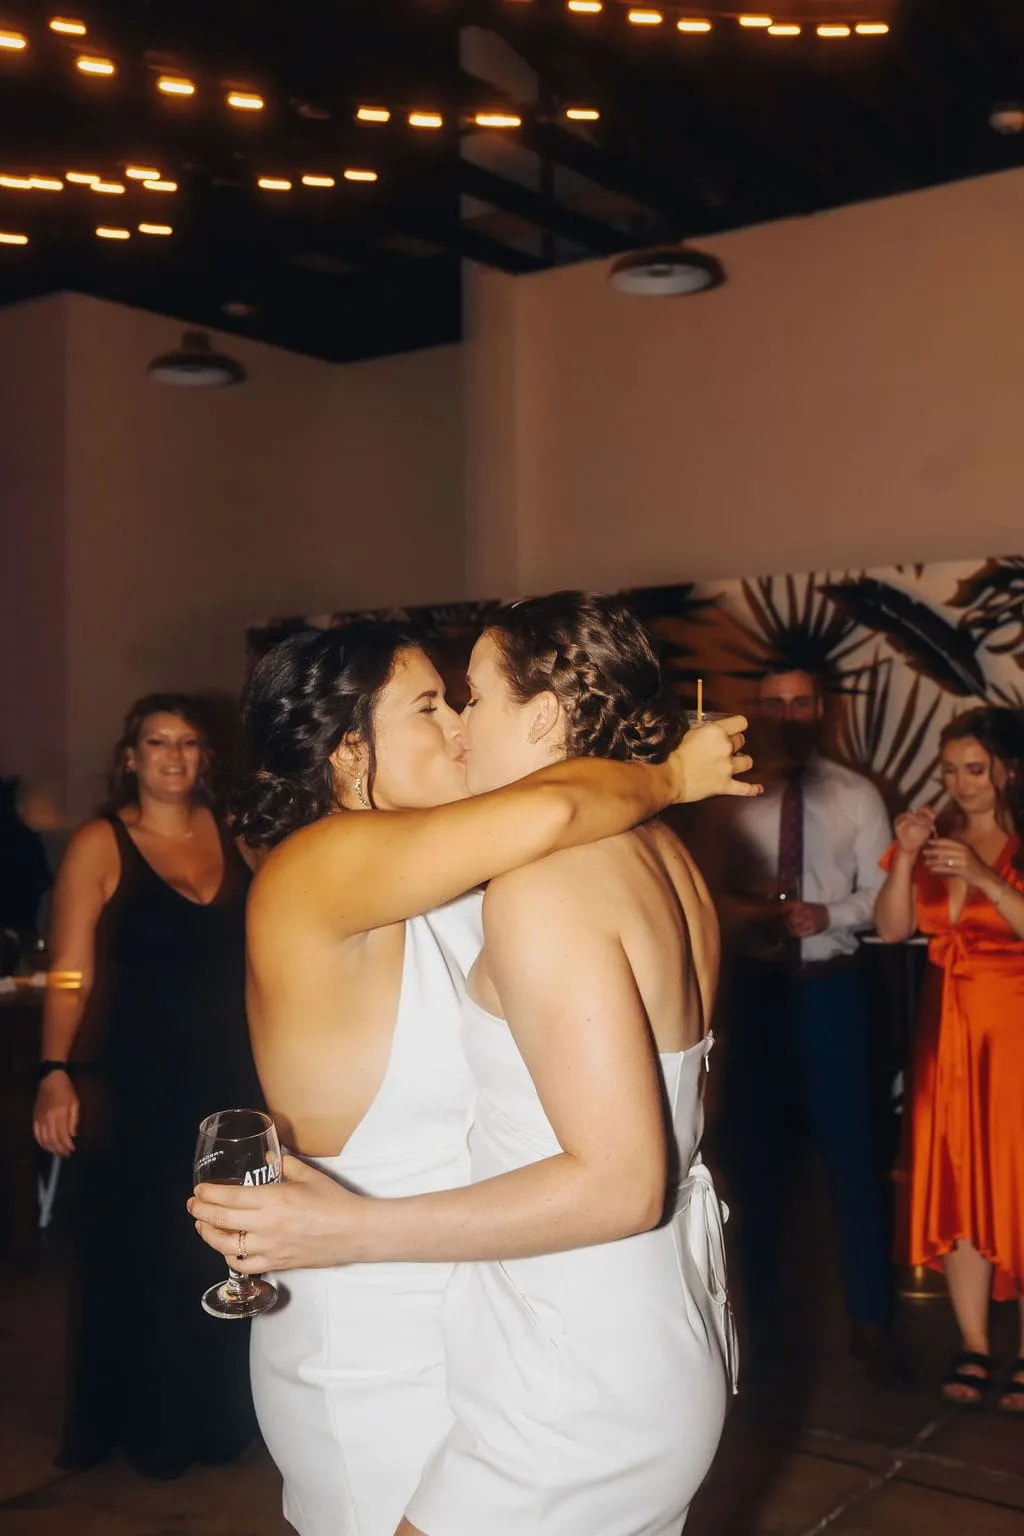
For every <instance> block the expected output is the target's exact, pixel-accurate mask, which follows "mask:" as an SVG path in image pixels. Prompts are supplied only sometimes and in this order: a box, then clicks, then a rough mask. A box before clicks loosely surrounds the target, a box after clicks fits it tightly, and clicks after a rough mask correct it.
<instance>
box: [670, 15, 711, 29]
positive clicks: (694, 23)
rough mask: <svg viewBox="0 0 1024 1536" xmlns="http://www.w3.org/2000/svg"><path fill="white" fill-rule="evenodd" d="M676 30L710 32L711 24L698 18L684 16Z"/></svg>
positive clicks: (677, 23) (677, 24)
mask: <svg viewBox="0 0 1024 1536" xmlns="http://www.w3.org/2000/svg"><path fill="white" fill-rule="evenodd" d="M676 29H677V30H678V31H679V32H710V31H711V23H710V21H704V20H703V19H698V18H697V17H692V18H691V17H689V16H683V17H682V18H681V19H680V20H679V21H677V22H676Z"/></svg>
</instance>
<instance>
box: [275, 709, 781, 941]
mask: <svg viewBox="0 0 1024 1536" xmlns="http://www.w3.org/2000/svg"><path fill="white" fill-rule="evenodd" d="M745 728H746V721H745V720H744V719H743V717H742V716H735V717H733V718H732V719H730V720H726V721H723V722H717V723H709V724H707V725H702V726H699V727H698V728H697V729H696V730H693V731H690V732H688V733H687V735H686V737H685V738H684V740H683V742H682V744H681V745H680V747H679V748H678V749H677V750H676V751H675V752H674V753H673V754H672V756H671V757H670V758H669V760H668V762H666V763H662V764H657V765H655V764H644V763H620V762H608V761H604V760H600V759H597V758H576V759H571V760H570V761H568V762H561V763H556V764H553V765H552V766H551V767H550V768H544V769H542V770H540V772H538V773H534V774H531V775H530V776H529V778H526V779H520V780H519V781H518V782H517V783H515V784H510V785H508V786H507V787H506V788H504V789H500V790H495V791H493V792H492V793H490V794H486V795H477V796H475V797H473V798H471V799H468V800H460V801H457V802H456V803H455V804H453V805H446V806H440V807H438V808H437V809H435V810H428V811H360V812H355V813H352V814H348V815H339V816H331V817H327V818H325V819H324V820H323V821H320V822H317V824H316V825H315V826H312V827H307V828H304V829H303V830H302V831H301V832H297V833H295V834H294V836H292V837H290V838H288V839H287V840H286V841H285V842H284V843H283V844H282V845H281V846H280V848H278V849H276V850H275V852H274V853H273V854H272V855H271V857H270V858H269V859H268V860H267V862H266V865H265V867H264V869H263V870H261V872H260V874H259V875H258V877H257V879H256V882H255V885H254V888H253V895H252V898H251V904H250V917H251V919H253V920H255V921H256V922H259V920H260V917H261V916H262V915H263V914H264V913H265V914H266V915H267V916H268V917H271V909H272V912H273V914H274V916H273V917H271V921H274V920H276V914H278V913H279V912H281V911H282V910H287V911H291V912H295V911H298V910H301V911H302V913H303V917H304V920H306V921H308V920H309V919H310V918H311V917H312V918H313V919H315V920H316V919H318V920H319V921H320V922H321V923H322V924H323V925H324V927H325V928H326V929H327V930H328V931H329V932H330V933H331V934H332V935H334V936H336V937H338V938H347V937H351V936H353V935H355V934H360V933H367V932H369V931H371V930H372V929H375V928H382V927H385V926H387V925H388V924H390V923H396V922H401V921H403V920H404V919H405V918H407V917H413V916H415V915H416V914H417V913H420V912H428V911H430V910H431V908H433V907H437V906H440V905H441V904H442V903H444V902H446V901H450V900H452V899H453V898H454V897H456V896H460V895H462V894H463V892H465V891H468V890H472V889H473V888H474V887H475V886H478V885H481V884H482V883H483V882H484V881H486V880H490V879H493V878H494V877H495V876H497V875H501V874H505V873H507V872H508V871H509V870H512V869H518V868H520V867H521V866H523V865H525V864H531V863H533V862H534V861H535V860H537V859H541V858H544V857H545V856H546V855H547V854H549V853H556V852H558V851H559V850H560V849H563V848H571V847H576V846H578V845H580V844H582V843H590V842H597V841H599V840H600V839H601V838H604V837H611V836H614V835H615V834H617V833H619V832H624V831H626V830H628V828H630V827H633V826H636V825H637V824H638V823H639V822H642V821H647V820H648V819H649V818H650V817H651V816H655V815H657V813H658V812H659V811H661V810H663V809H664V808H665V806H667V805H670V804H673V803H680V802H683V801H692V800H702V799H705V798H707V797H708V796H709V795H717V794H731V795H751V794H757V793H759V789H758V787H757V786H755V785H751V784H741V783H738V782H737V780H736V775H737V774H738V773H744V772H746V771H747V770H748V769H749V768H750V767H751V762H750V759H749V757H746V756H735V755H734V754H733V744H734V743H733V738H734V737H736V736H739V735H741V733H742V732H743V731H744V730H745Z"/></svg>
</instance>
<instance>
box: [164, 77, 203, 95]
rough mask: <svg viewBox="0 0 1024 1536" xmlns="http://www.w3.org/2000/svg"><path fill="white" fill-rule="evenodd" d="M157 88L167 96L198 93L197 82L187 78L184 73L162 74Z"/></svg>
mask: <svg viewBox="0 0 1024 1536" xmlns="http://www.w3.org/2000/svg"><path fill="white" fill-rule="evenodd" d="M156 88H157V90H158V91H163V93H164V95H165V96H194V95H195V93H196V87H195V82H194V81H192V80H186V79H185V76H184V75H161V76H160V78H159V80H158V81H157V83H156Z"/></svg>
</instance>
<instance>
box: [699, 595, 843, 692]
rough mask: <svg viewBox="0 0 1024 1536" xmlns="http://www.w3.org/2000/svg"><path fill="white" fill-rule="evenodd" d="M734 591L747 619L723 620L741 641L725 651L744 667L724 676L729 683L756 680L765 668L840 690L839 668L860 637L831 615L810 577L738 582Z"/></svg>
mask: <svg viewBox="0 0 1024 1536" xmlns="http://www.w3.org/2000/svg"><path fill="white" fill-rule="evenodd" d="M777 582H779V583H781V586H782V595H781V596H779V595H778V594H777ZM740 590H741V591H742V594H743V598H744V602H745V604H746V608H747V613H748V615H749V617H746V618H741V617H740V616H739V614H738V613H737V612H736V611H735V609H734V608H730V610H729V618H730V620H731V622H732V624H733V626H734V627H735V628H736V629H737V630H738V631H739V634H740V637H741V638H740V640H739V641H738V642H736V641H734V642H732V643H727V645H726V647H725V649H726V650H727V652H728V653H729V655H731V656H735V657H736V659H737V660H738V661H742V662H745V663H746V666H745V667H744V668H742V669H737V670H735V671H732V672H730V674H729V675H730V676H731V677H746V678H752V677H760V676H761V674H762V673H763V672H764V670H765V668H766V667H769V666H773V667H785V668H791V669H792V670H793V671H795V672H796V671H799V672H813V673H816V674H818V675H820V676H822V677H823V678H824V680H825V684H826V687H828V688H830V689H832V690H833V691H836V690H839V689H841V686H842V685H841V682H840V677H841V666H840V664H841V663H842V662H843V661H845V660H846V659H847V658H848V657H849V656H851V655H852V654H853V652H854V651H856V650H859V648H860V646H861V645H862V644H863V637H859V636H855V631H856V629H857V623H856V621H855V620H854V619H852V618H849V617H847V616H846V615H844V614H843V613H841V612H839V611H837V610H836V608H835V607H834V606H833V604H832V603H831V602H830V600H829V598H828V595H827V588H826V587H819V586H818V578H817V576H816V574H815V573H814V572H811V573H810V574H809V575H807V576H801V577H797V576H785V577H781V578H776V577H772V576H765V577H761V578H760V579H759V580H757V581H742V582H741V583H740Z"/></svg>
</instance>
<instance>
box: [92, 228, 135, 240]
mask: <svg viewBox="0 0 1024 1536" xmlns="http://www.w3.org/2000/svg"><path fill="white" fill-rule="evenodd" d="M96 234H97V236H98V238H99V239H100V240H130V239H131V237H132V235H131V230H129V229H111V227H110V226H109V225H108V224H101V225H100V226H99V228H98V229H97V231H96Z"/></svg>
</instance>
